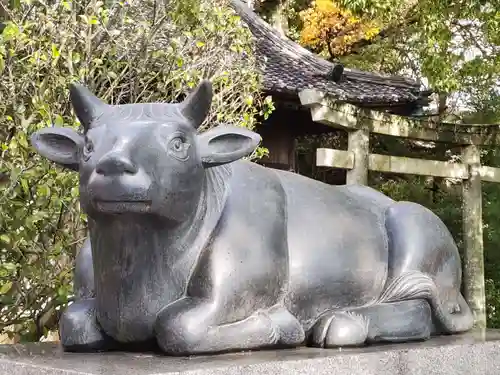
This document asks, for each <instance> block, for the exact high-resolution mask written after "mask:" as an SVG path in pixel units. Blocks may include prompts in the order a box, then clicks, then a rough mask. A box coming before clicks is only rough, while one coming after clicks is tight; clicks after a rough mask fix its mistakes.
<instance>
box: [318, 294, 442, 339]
mask: <svg viewBox="0 0 500 375" xmlns="http://www.w3.org/2000/svg"><path fill="white" fill-rule="evenodd" d="M432 330H433V323H432V315H431V309H430V306H429V304H428V303H427V301H425V300H412V301H402V302H393V303H381V304H376V305H371V306H366V307H362V308H357V309H352V310H346V311H330V312H327V313H325V314H323V316H321V318H320V319H319V320H318V321H317V322H316V324H315V325H314V326H313V329H312V332H311V335H310V345H312V346H317V347H325V348H329V347H339V346H360V345H363V344H365V343H375V342H405V341H416V340H425V339H428V338H429V337H430V335H431V332H432Z"/></svg>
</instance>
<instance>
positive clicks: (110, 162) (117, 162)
mask: <svg viewBox="0 0 500 375" xmlns="http://www.w3.org/2000/svg"><path fill="white" fill-rule="evenodd" d="M96 172H97V173H99V174H102V175H105V176H111V175H120V174H136V173H137V167H136V166H135V165H134V163H132V161H131V160H130V159H129V158H127V157H125V156H123V155H120V154H114V153H111V154H107V155H105V156H104V157H103V158H102V159H101V160H100V161H99V163H97V166H96Z"/></svg>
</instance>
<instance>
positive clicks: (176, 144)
mask: <svg viewBox="0 0 500 375" xmlns="http://www.w3.org/2000/svg"><path fill="white" fill-rule="evenodd" d="M189 146H190V145H189V143H186V142H185V141H184V140H183V139H182V138H181V137H175V138H173V139H172V140H171V141H170V143H169V147H168V149H169V153H170V154H171V155H172V156H173V157H174V158H176V159H178V160H182V161H184V160H187V159H188V158H189V154H188V150H189Z"/></svg>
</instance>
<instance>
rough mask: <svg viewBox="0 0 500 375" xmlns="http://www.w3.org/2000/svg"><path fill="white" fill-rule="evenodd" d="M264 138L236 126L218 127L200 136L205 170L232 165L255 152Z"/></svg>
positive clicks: (199, 142) (200, 149) (200, 148)
mask: <svg viewBox="0 0 500 375" xmlns="http://www.w3.org/2000/svg"><path fill="white" fill-rule="evenodd" d="M261 140H262V138H261V137H260V135H258V134H257V133H254V132H253V131H250V130H248V129H245V128H240V127H236V126H218V127H216V128H212V129H210V130H207V131H206V132H204V133H202V134H200V135H198V147H199V153H200V155H201V161H202V162H203V166H204V167H205V168H210V167H214V166H216V165H222V164H227V163H231V162H233V161H236V160H238V159H241V158H243V157H245V156H249V155H250V154H252V152H254V151H255V149H256V148H257V146H258V145H259V143H260V141H261Z"/></svg>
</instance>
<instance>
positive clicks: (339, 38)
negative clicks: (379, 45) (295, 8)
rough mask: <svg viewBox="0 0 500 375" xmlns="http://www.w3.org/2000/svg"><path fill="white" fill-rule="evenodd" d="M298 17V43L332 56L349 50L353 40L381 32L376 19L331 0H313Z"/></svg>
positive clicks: (354, 41)
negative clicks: (300, 22)
mask: <svg viewBox="0 0 500 375" xmlns="http://www.w3.org/2000/svg"><path fill="white" fill-rule="evenodd" d="M300 17H301V19H302V22H303V29H302V31H301V33H300V43H301V44H302V45H303V46H305V47H309V48H311V49H313V50H314V51H315V52H317V53H322V54H326V55H327V56H329V57H331V58H334V57H338V56H343V55H345V54H348V53H350V52H351V50H352V47H353V46H354V45H355V44H356V43H358V42H360V41H362V40H370V39H372V38H374V37H375V36H377V35H378V33H379V32H380V25H379V24H378V22H377V21H376V20H370V19H364V18H360V17H356V16H354V15H353V14H352V13H351V12H350V11H348V10H346V9H343V8H341V7H340V6H339V5H338V4H337V3H336V2H335V1H334V0H316V1H314V2H313V4H312V6H311V7H310V8H308V9H306V10H304V11H302V12H301V13H300Z"/></svg>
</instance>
